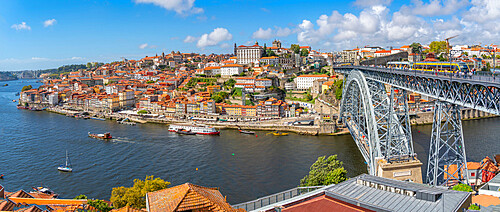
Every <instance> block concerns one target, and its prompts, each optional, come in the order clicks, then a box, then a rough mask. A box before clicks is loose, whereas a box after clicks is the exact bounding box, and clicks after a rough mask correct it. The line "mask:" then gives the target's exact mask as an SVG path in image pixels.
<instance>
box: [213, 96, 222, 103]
mask: <svg viewBox="0 0 500 212" xmlns="http://www.w3.org/2000/svg"><path fill="white" fill-rule="evenodd" d="M210 98H211V99H212V100H214V102H215V103H221V102H222V101H224V98H222V96H221V95H220V94H212V96H211V97H210Z"/></svg>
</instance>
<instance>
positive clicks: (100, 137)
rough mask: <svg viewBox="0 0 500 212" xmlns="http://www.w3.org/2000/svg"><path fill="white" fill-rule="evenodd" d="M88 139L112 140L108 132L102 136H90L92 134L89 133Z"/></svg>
mask: <svg viewBox="0 0 500 212" xmlns="http://www.w3.org/2000/svg"><path fill="white" fill-rule="evenodd" d="M89 137H91V138H96V139H103V140H107V139H112V138H113V137H112V136H111V133H109V132H107V133H104V134H92V133H90V132H89Z"/></svg>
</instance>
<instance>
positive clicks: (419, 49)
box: [410, 43, 422, 54]
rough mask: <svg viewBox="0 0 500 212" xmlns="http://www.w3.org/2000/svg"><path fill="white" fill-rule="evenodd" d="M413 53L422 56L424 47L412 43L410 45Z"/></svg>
mask: <svg viewBox="0 0 500 212" xmlns="http://www.w3.org/2000/svg"><path fill="white" fill-rule="evenodd" d="M410 48H411V52H412V53H415V54H421V53H422V45H421V44H420V43H412V44H411V45H410Z"/></svg>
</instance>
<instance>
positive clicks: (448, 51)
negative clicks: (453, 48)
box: [444, 35, 458, 53]
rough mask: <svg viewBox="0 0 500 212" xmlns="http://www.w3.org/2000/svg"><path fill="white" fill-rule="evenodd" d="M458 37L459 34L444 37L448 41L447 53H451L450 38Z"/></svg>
mask: <svg viewBox="0 0 500 212" xmlns="http://www.w3.org/2000/svg"><path fill="white" fill-rule="evenodd" d="M456 37H458V35H455V36H451V37H449V38H446V39H444V40H445V41H446V53H450V42H449V40H450V39H453V38H456Z"/></svg>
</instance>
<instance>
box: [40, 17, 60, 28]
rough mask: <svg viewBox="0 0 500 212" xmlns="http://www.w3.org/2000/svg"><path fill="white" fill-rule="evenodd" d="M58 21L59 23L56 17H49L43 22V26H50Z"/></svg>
mask: <svg viewBox="0 0 500 212" xmlns="http://www.w3.org/2000/svg"><path fill="white" fill-rule="evenodd" d="M56 23H57V20H56V19H49V20H46V21H44V22H43V26H44V27H49V26H53V25H54V24H56Z"/></svg>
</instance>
